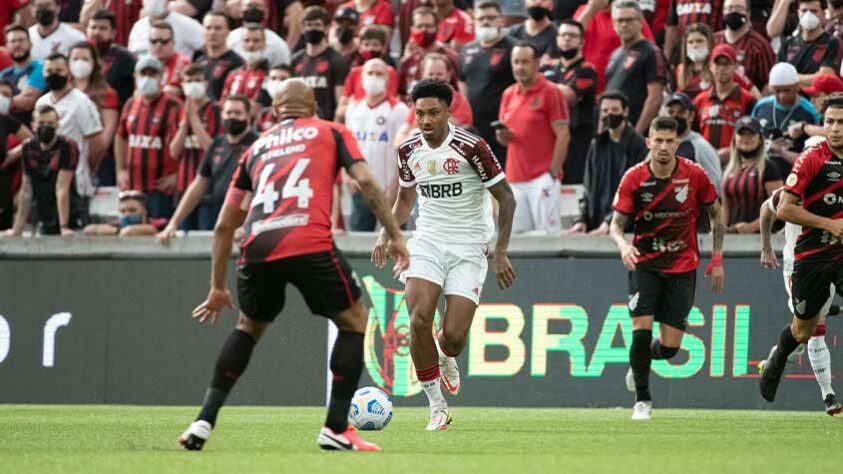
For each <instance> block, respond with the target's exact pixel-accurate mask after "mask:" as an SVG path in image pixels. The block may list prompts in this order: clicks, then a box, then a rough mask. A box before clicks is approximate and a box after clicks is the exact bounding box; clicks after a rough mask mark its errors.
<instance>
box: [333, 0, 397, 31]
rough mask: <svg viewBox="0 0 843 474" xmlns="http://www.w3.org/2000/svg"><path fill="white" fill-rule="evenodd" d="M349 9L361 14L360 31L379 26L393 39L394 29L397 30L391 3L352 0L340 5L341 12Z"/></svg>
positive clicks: (379, 0) (372, 0) (383, 0)
mask: <svg viewBox="0 0 843 474" xmlns="http://www.w3.org/2000/svg"><path fill="white" fill-rule="evenodd" d="M349 7H350V8H353V9H354V10H355V11H356V12H357V13H359V14H360V21H359V23H358V25H359V26H358V28H359V29H362V28H366V27H369V26H373V25H377V26H379V27H380V28H381V29H383V31H384V32H385V33H386V36H387V37H388V38H392V29H393V28H395V15H394V14H393V13H392V4H390V2H389V1H387V0H351V1H348V2H345V3H343V4H342V5H340V10H342V9H343V8H349ZM337 11H339V10H337ZM334 18H336V17H334Z"/></svg>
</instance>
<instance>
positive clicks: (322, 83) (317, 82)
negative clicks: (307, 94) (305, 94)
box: [300, 76, 328, 89]
mask: <svg viewBox="0 0 843 474" xmlns="http://www.w3.org/2000/svg"><path fill="white" fill-rule="evenodd" d="M300 77H301V78H302V79H303V80H304V82H305V83H307V85H309V86H310V87H312V88H314V89H327V88H328V78H327V77H325V76H300Z"/></svg>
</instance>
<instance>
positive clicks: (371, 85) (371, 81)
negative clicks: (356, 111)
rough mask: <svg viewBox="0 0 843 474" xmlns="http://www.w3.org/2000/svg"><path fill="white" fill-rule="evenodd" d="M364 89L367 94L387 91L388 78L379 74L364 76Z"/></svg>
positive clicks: (378, 93)
mask: <svg viewBox="0 0 843 474" xmlns="http://www.w3.org/2000/svg"><path fill="white" fill-rule="evenodd" d="M363 90H364V91H366V94H367V95H380V94H383V93H384V91H386V80H385V79H381V78H380V77H377V76H368V75H367V76H363Z"/></svg>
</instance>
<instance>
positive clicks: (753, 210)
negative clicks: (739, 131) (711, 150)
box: [721, 159, 782, 227]
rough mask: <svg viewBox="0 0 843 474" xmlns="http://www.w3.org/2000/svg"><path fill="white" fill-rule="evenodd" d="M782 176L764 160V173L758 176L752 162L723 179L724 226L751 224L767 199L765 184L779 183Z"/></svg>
mask: <svg viewBox="0 0 843 474" xmlns="http://www.w3.org/2000/svg"><path fill="white" fill-rule="evenodd" d="M781 180H782V175H781V173H780V172H779V167H778V166H776V164H775V163H773V162H772V161H770V160H767V159H765V160H764V173H763V174H762V175H761V176H759V175H758V170H757V169H756V167H755V163H754V162H749V163H747V166H745V167H744V168H741V169H739V170H735V171H734V172H733V173H732V174H730V175H729V176H724V177H723V189H722V191H721V192H722V194H723V201H724V204H725V205H726V215H727V216H728V217H729V219H728V221H727V223H726V225H727V226H729V227H732V226H734V225H735V224H738V223H740V222H753V221H755V220H756V219H758V217H759V216H760V215H761V204H763V203H764V200H765V199H767V190H766V186H765V185H766V184H767V183H770V182H773V181H779V182H780V183H779V184H781Z"/></svg>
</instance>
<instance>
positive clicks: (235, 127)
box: [222, 119, 249, 136]
mask: <svg viewBox="0 0 843 474" xmlns="http://www.w3.org/2000/svg"><path fill="white" fill-rule="evenodd" d="M222 126H223V127H225V133H227V134H229V135H234V136H237V135H240V134H241V133H243V131H245V130H246V127H247V126H249V124H248V123H246V121H245V120H234V119H226V120H223V121H222Z"/></svg>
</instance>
